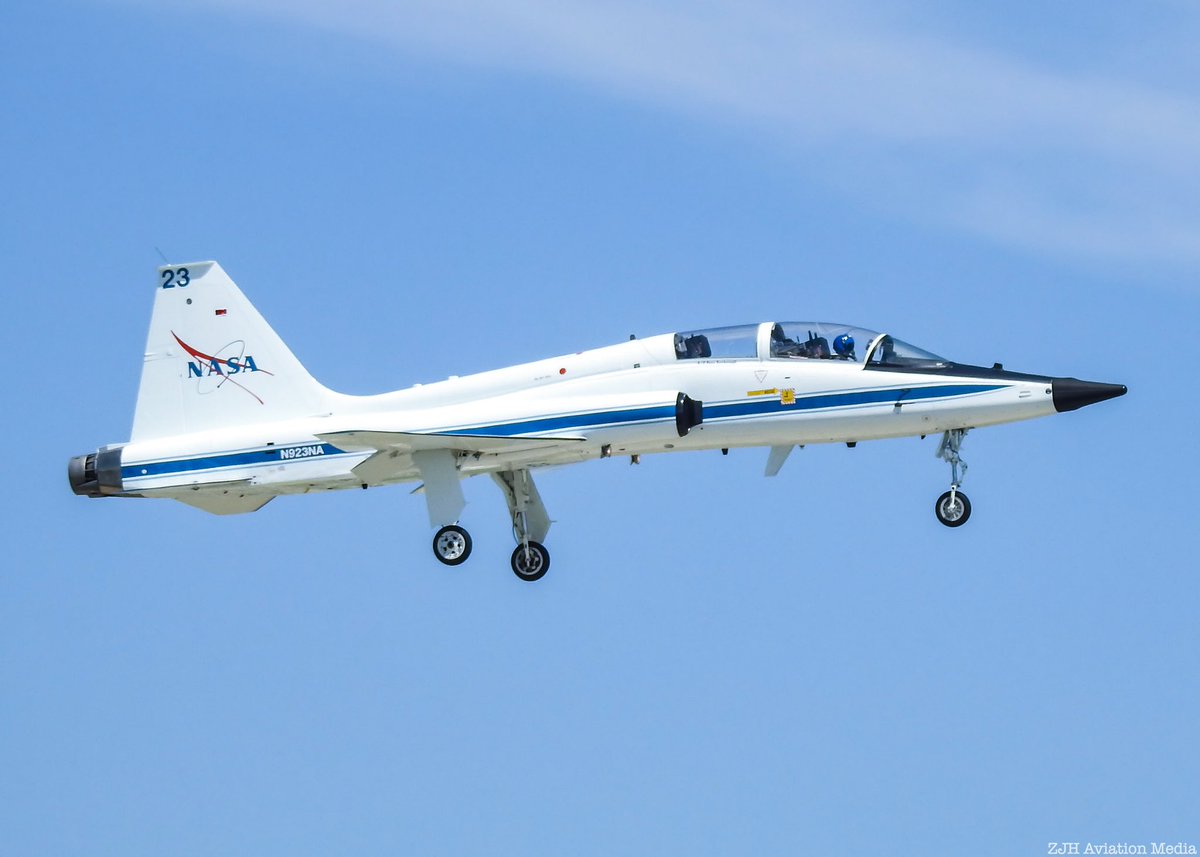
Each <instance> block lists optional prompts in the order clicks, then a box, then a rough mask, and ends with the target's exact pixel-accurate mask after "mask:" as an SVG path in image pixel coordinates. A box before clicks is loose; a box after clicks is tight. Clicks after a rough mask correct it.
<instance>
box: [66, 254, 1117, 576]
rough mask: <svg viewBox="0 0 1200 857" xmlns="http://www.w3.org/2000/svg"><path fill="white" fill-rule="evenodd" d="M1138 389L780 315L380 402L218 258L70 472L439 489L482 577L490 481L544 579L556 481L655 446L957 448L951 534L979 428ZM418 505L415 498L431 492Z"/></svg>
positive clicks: (244, 500) (198, 266)
mask: <svg viewBox="0 0 1200 857" xmlns="http://www.w3.org/2000/svg"><path fill="white" fill-rule="evenodd" d="M1125 393H1126V388H1125V386H1124V385H1121V384H1105V383H1098V382H1093V381H1080V380H1078V379H1076V378H1061V377H1052V376H1047V375H1031V374H1026V373H1021V372H1011V371H1009V370H1007V369H1004V368H1003V366H1002V365H1001V364H999V363H997V364H995V365H994V366H991V367H990V368H989V367H982V366H971V365H966V364H962V363H956V362H954V361H951V360H947V359H945V358H942V357H939V356H937V355H936V354H932V353H930V352H928V351H925V350H923V349H921V348H917V347H916V346H913V345H910V344H908V343H907V342H904V341H903V340H900V339H898V338H896V337H894V336H892V335H891V334H889V333H883V332H879V331H873V330H868V329H866V328H861V327H855V326H850V325H843V324H833V323H830V322H764V323H760V324H745V325H735V326H730V327H715V328H707V329H689V330H683V331H678V332H675V333H665V334H661V335H658V336H651V337H648V338H644V339H637V338H634V337H632V336H631V337H630V339H629V341H626V342H621V343H619V344H616V345H610V346H607V347H603V348H596V349H593V350H590V351H581V352H579V353H576V354H568V355H565V356H562V357H552V358H550V359H548V360H539V361H535V362H532V363H523V364H520V365H516V366H509V367H507V368H503V369H496V370H493V371H488V372H481V373H478V374H475V375H469V376H465V377H461V378H460V377H451V378H450V379H448V380H445V381H439V382H437V383H430V384H416V385H414V386H412V387H410V388H408V389H404V390H397V391H395V392H390V393H383V394H379V395H369V396H352V395H346V394H342V393H336V392H333V391H332V390H329V389H327V388H326V387H324V386H322V385H321V384H320V383H318V382H317V381H316V380H315V379H314V378H313V377H312V376H311V375H310V374H309V373H308V372H307V371H306V370H305V368H304V367H303V366H302V365H301V364H300V362H299V361H298V360H297V359H296V357H295V356H294V355H293V354H292V352H291V351H290V350H289V349H288V347H287V346H286V345H285V344H284V343H283V340H281V339H280V338H279V336H278V335H277V334H276V333H275V331H274V330H273V329H272V328H271V327H270V326H269V325H268V324H267V322H266V321H265V320H264V319H263V317H262V316H261V315H260V314H259V313H258V311H257V310H256V309H255V308H254V306H253V305H252V304H251V303H250V301H249V300H247V298H246V297H245V295H243V293H242V292H241V290H240V289H239V288H238V287H237V286H236V285H235V284H234V282H233V280H231V279H230V278H229V276H228V275H227V274H226V273H225V271H224V270H223V269H222V268H221V266H220V265H219V264H217V263H216V262H197V263H191V264H175V265H166V266H162V267H160V268H159V269H158V278H157V284H156V297H155V301H154V309H153V313H152V315H151V319H150V332H149V335H148V337H147V342H146V351H145V360H144V363H143V366H142V376H141V383H140V386H139V389H138V397H137V404H136V407H135V411H134V418H133V430H132V433H131V439H130V440H129V442H127V443H118V444H110V445H107V446H102V447H100V448H99V449H98V450H96V451H95V452H92V453H89V454H87V455H80V456H76V457H74V458H71V459H70V461H69V463H68V466H67V473H68V478H69V481H70V485H71V488H72V490H73V491H74V492H75V493H76V494H79V495H84V496H87V497H151V498H153V497H158V498H169V499H173V500H178V501H180V502H182V503H186V504H188V505H190V506H194V507H197V508H199V509H203V510H204V511H206V512H211V513H214V514H218V515H228V514H238V513H244V512H253V511H256V510H258V509H261V508H262V507H263V506H264V505H266V504H267V503H268V502H270V501H271V500H272V499H274V498H275V497H278V496H281V495H285V494H310V493H314V492H321V491H332V490H338V489H346V488H364V489H365V488H374V487H377V486H382V485H391V484H395V483H403V482H418V481H419V482H420V483H421V484H420V486H419V487H418V488H417V489H416V490H417V491H419V492H421V493H423V494H424V498H425V503H426V508H427V511H428V514H429V523H430V527H431V529H432V528H437V532H436V533H435V535H434V538H433V552H434V556H435V557H436V558H437V559H438V560H439V561H441V562H442V563H444V564H445V565H448V566H456V565H459V564H461V563H462V562H464V561H465V560H466V559H467V558H468V557H469V556H470V555H471V550H472V542H471V536H470V534H469V533H468V532H467V530H466V529H465V528H463V527H462V526H461V525H460V519H461V516H462V511H463V508H464V506H465V500H464V497H463V491H462V486H461V480H462V479H464V478H467V477H471V476H479V475H483V474H487V475H489V476H490V477H491V478H492V480H494V481H495V483H496V484H497V485H498V486H499V488H500V490H501V492H502V493H503V494H504V497H505V500H506V501H507V504H508V512H509V515H510V516H511V519H512V526H513V537H514V539H515V540H516V543H517V546H516V548H514V550H513V552H512V557H511V563H510V564H511V566H512V570H513V572H514V573H515V574H516V575H517V577H519V578H520V579H522V580H526V581H534V580H538V579H540V578H541V577H542V576H543V575H544V574H545V573H546V571H547V570H548V569H549V567H550V554H549V551H548V550H547V549H546V547H545V545H544V544H543V543H544V542H545V540H546V536H547V533H548V532H549V530H550V524H551V521H550V517H549V515H548V513H547V511H546V507H545V504H544V503H543V502H542V498H541V495H540V494H539V492H538V489H537V486H536V485H535V484H534V481H533V475H532V474H533V471H534V470H536V469H539V468H545V467H552V466H558V465H566V464H572V463H576V462H581V461H587V460H591V459H603V458H614V457H622V458H626V457H627V458H629V460H630V461H631V462H632V463H637V462H639V461H640V458H641V456H643V455H647V454H650V453H664V452H687V451H693V450H717V449H720V450H721V451H722V453H728V451H729V450H730V449H731V448H735V447H767V448H769V452H768V454H767V461H766V468H765V475H767V476H775V475H776V474H777V473H779V471H780V468H781V467H783V464H784V462H785V461H786V459H787V458H788V455H789V454H790V453H791V451H792V449H793V448H795V447H797V446H799V447H801V448H803V447H804V446H805V445H806V444H817V443H845V444H846V445H847V446H850V447H853V446H855V445H856V444H857V443H859V442H861V441H867V440H879V439H884V438H897V437H909V436H921V437H925V436H927V435H933V434H940V435H941V441H940V443H939V445H938V448H937V457H938V458H940V459H942V460H944V461H945V462H947V463H948V464H949V465H950V470H951V481H950V487H949V490H947V491H946V492H945V493H943V494H942V495H941V496H939V497H938V498H937V501H936V502H935V504H934V512H935V514H936V516H937V519H938V520H939V521H940V522H941V523H943V524H945V525H946V526H947V527H959V526H962V525H963V524H965V523H966V522H967V519H968V518H969V517H970V515H971V503H970V501H969V500H968V499H967V496H966V494H964V493H963V492H962V491H961V490H960V488H961V484H962V481H963V478H964V477H965V475H966V469H967V468H966V464H965V462H964V461H963V460H962V457H961V454H960V452H961V448H962V444H963V439H964V438H965V437H966V435H967V432H969V431H971V430H972V429H975V428H979V427H982V426H991V425H998V424H1000V423H1007V422H1014V421H1017V420H1026V419H1031V418H1033V417H1040V416H1046V415H1049V414H1053V413H1056V412H1064V411H1073V410H1076V409H1078V408H1081V407H1083V406H1085V405H1090V404H1094V403H1096V402H1101V401H1105V400H1107V399H1111V398H1114V397H1117V396H1122V395H1124V394H1125ZM414 493H416V492H414Z"/></svg>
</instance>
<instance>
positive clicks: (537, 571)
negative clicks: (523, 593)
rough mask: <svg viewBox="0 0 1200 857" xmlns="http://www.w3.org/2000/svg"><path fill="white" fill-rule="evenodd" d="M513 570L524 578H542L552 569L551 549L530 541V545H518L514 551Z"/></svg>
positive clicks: (531, 579) (529, 579) (532, 579)
mask: <svg viewBox="0 0 1200 857" xmlns="http://www.w3.org/2000/svg"><path fill="white" fill-rule="evenodd" d="M512 570H513V573H514V574H516V575H517V577H519V578H521V579H522V580H528V581H530V582H532V581H534V580H541V579H542V577H543V576H544V575H545V574H546V572H547V571H549V570H550V551H548V550H546V549H545V548H544V547H542V545H540V544H538V543H537V542H530V543H529V546H528V547H526V546H525V545H517V548H516V550H514V551H513V552H512Z"/></svg>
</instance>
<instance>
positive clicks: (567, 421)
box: [431, 405, 675, 437]
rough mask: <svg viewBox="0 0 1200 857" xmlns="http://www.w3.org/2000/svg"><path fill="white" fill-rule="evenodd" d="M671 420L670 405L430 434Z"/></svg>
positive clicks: (532, 431)
mask: <svg viewBox="0 0 1200 857" xmlns="http://www.w3.org/2000/svg"><path fill="white" fill-rule="evenodd" d="M673 419H675V407H674V406H673V405H657V406H655V407H651V408H631V409H629V410H624V411H599V412H597V413H594V414H570V415H568V416H562V417H542V418H540V419H536V420H525V421H523V422H516V423H502V424H500V425H489V426H474V427H472V428H464V429H448V430H444V431H436V432H431V434H445V435H454V436H456V437H474V436H479V437H511V436H513V435H518V434H545V433H547V432H555V431H568V430H571V429H584V428H595V427H596V426H610V425H622V424H626V423H644V422H654V421H655V420H673Z"/></svg>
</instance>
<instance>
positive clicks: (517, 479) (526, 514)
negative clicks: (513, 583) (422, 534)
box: [425, 462, 550, 582]
mask: <svg viewBox="0 0 1200 857" xmlns="http://www.w3.org/2000/svg"><path fill="white" fill-rule="evenodd" d="M435 463H436V462H435ZM430 469H432V468H430ZM492 478H493V479H494V480H495V481H496V484H497V485H499V486H500V490H501V491H503V492H504V498H505V500H506V501H507V502H508V511H509V515H510V516H511V517H512V527H513V538H514V539H516V541H517V547H516V549H515V550H513V552H512V559H511V563H510V564H511V565H512V570H513V573H514V574H516V576H517V577H519V578H521V580H527V581H530V582H532V581H534V580H541V579H542V577H543V576H545V574H546V572H547V571H549V570H550V551H548V550H546V547H545V545H543V544H542V542H543V541H544V540H545V538H546V534H547V533H548V532H549V531H550V516H549V515H548V514H546V507H545V506H544V505H543V504H542V498H541V495H539V494H538V490H537V486H536V485H534V484H533V477H532V476H531V475H530V474H529V471H528V470H513V471H509V472H507V473H493V474H492ZM430 487H431V481H430V480H429V478H428V476H427V477H426V485H425V488H426V492H425V493H426V499H427V500H428V501H430V503H431V507H430V508H431V511H430V517H431V519H432V518H433V517H434V515H435V514H437V515H439V516H442V517H441V519H442V520H446V516H449V515H450V514H451V513H453V514H454V516H455V517H457V515H458V513H460V512H461V511H462V503H461V501H460V500H457V498H454V499H455V502H453V503H446V504H445V505H441V506H439V505H437V503H438V502H440V500H439V498H437V497H434V496H432V495H431V493H430ZM454 487H455V488H457V477H455V481H454ZM439 493H441V494H443V496H444V493H445V489H444V488H443V490H442V491H441V492H439ZM435 508H436V509H437V511H436V512H435V511H434V509H435ZM450 520H454V518H450ZM433 555H434V556H435V557H437V560H438V562H440V563H442V564H443V565H461V564H462V563H464V562H466V561H467V557H469V556H470V555H471V535H470V533H468V532H467V531H466V530H464V529H463V528H462V527H460V526H459V525H458V524H447V525H445V526H444V527H442V528H441V529H439V530H438V531H437V534H436V535H435V536H434V537H433Z"/></svg>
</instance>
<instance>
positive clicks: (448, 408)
mask: <svg viewBox="0 0 1200 857" xmlns="http://www.w3.org/2000/svg"><path fill="white" fill-rule="evenodd" d="M769 328H770V325H769V324H766V325H763V328H762V331H761V332H760V339H759V350H758V354H759V356H758V357H756V358H738V359H720V358H694V359H679V358H678V357H677V354H676V347H675V342H674V339H673V337H672V335H670V334H666V335H662V336H655V337H651V338H648V339H639V340H631V341H629V342H623V343H620V344H618V345H612V346H608V347H605V348H598V349H594V350H591V351H584V352H580V353H577V354H571V355H566V356H563V357H555V358H552V359H549V360H540V361H536V362H532V363H525V364H521V365H517V366H511V367H508V368H505V369H497V370H494V371H490V372H482V373H479V374H476V375H469V376H465V377H461V378H451V379H449V380H446V381H440V382H438V383H433V384H426V385H418V386H414V387H411V388H409V389H406V390H399V391H396V392H392V393H385V394H381V395H375V396H347V395H340V394H331V398H330V400H329V401H330V405H331V406H330V408H329V409H328V412H323V413H314V414H312V415H311V416H307V417H301V418H295V419H288V420H280V421H270V422H262V423H251V424H244V425H239V426H237V427H236V428H229V429H207V430H205V431H202V432H196V433H188V434H179V435H174V436H169V437H162V438H156V439H153V440H145V441H136V442H131V443H129V444H126V445H124V446H123V448H122V453H121V476H122V480H123V483H124V490H125V491H126V492H127V493H131V494H141V495H144V496H176V497H178V496H179V492H181V491H182V492H192V491H201V492H203V491H205V490H206V489H208V488H209V487H212V488H217V487H219V486H222V485H229V484H230V483H240V484H241V485H243V486H245V489H246V490H248V491H252V492H254V493H259V494H265V495H276V494H290V493H303V492H307V491H312V490H327V489H338V488H352V487H359V486H360V485H361V486H364V487H365V486H367V485H383V484H390V483H396V482H405V481H413V480H417V479H420V478H421V475H420V471H419V468H418V467H417V466H416V464H415V463H414V461H413V459H412V457H411V455H410V454H409V452H410V450H407V449H406V448H405V447H404V446H403V445H398V446H397V447H396V449H395V454H394V455H392V456H391V458H390V459H389V462H390V464H389V466H373V467H372V468H370V470H369V471H368V472H364V470H363V468H360V469H359V471H357V472H356V471H355V470H354V469H355V468H356V467H358V466H359V465H360V464H363V462H365V461H366V460H367V459H368V458H372V457H373V456H376V455H377V453H378V452H379V448H378V447H377V446H375V447H372V446H368V445H364V444H355V443H353V442H349V443H347V442H338V441H337V440H334V439H330V436H332V435H341V436H343V437H348V436H349V435H347V434H346V433H380V434H383V433H403V434H405V435H430V436H436V437H441V438H445V437H447V436H451V437H459V438H462V439H463V451H461V452H460V453H459V454H458V455H459V458H458V463H457V467H458V470H459V473H460V475H461V476H472V475H477V474H480V473H489V472H498V471H507V470H513V469H514V468H530V467H541V466H549V465H557V464H566V463H571V462H577V461H582V460H586V459H589V458H600V457H605V456H609V455H613V456H617V455H622V456H630V455H645V454H649V453H656V452H683V451H688V450H700V449H720V448H730V447H748V446H770V447H777V446H791V445H794V444H798V445H803V444H809V443H831V442H858V441H866V440H876V439H881V438H892V437H904V436H911V435H928V434H935V433H940V432H943V431H947V430H951V429H964V428H973V427H976V426H985V425H994V424H997V423H1005V422H1012V421H1015V420H1023V419H1030V418H1033V417H1039V416H1044V415H1048V414H1052V413H1054V412H1055V407H1054V403H1053V400H1052V395H1051V386H1050V384H1049V383H1047V382H1046V380H1045V379H1038V380H1029V379H1024V378H1020V379H1018V378H1009V377H1005V378H1000V377H994V376H991V375H988V374H987V373H980V377H971V376H969V375H964V374H961V373H960V374H936V373H930V372H922V371H912V372H907V371H898V370H897V369H895V368H892V369H887V370H882V369H879V368H873V367H871V366H869V365H865V364H864V363H861V362H856V361H851V360H838V359H797V358H771V357H769V356H765V355H768V354H769V353H770V350H769V347H768V343H767V336H768V334H769ZM680 393H682V394H686V395H687V396H688V397H690V398H691V399H693V400H697V401H700V402H702V403H703V420H702V422H701V423H700V424H698V425H695V426H692V427H691V428H690V430H689V431H687V433H686V435H684V436H681V435H680V431H679V428H678V426H677V421H676V406H677V401H676V400H677V397H678V395H679V394H680ZM486 438H498V439H502V441H503V445H502V446H497V447H496V448H488V445H487V443H486V442H480V440H479V439H486ZM556 438H557V439H562V441H563V442H562V443H553V442H551V441H552V440H554V439H556ZM523 439H532V440H531V442H530V443H529V445H528V446H527V447H525V448H522V440H523ZM533 440H536V442H532V441H533ZM385 463H388V462H385Z"/></svg>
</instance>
